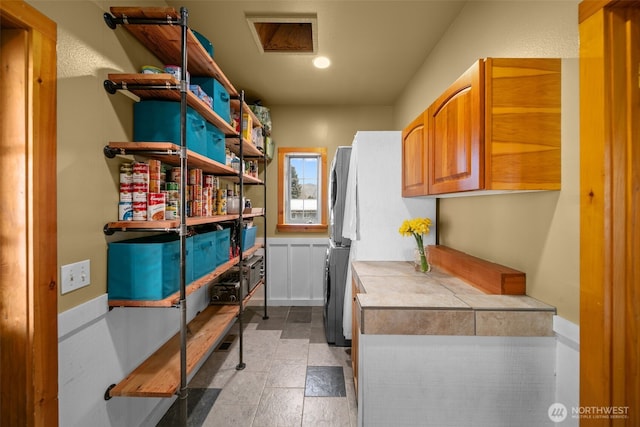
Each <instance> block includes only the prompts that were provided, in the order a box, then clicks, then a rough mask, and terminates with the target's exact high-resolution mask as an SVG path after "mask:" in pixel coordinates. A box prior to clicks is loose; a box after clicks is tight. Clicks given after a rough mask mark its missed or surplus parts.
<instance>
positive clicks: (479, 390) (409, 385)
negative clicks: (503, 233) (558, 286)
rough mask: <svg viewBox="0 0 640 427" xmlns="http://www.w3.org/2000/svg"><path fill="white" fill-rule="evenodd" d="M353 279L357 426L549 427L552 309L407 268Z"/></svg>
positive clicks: (381, 265)
mask: <svg viewBox="0 0 640 427" xmlns="http://www.w3.org/2000/svg"><path fill="white" fill-rule="evenodd" d="M352 276H353V280H354V284H355V285H356V287H357V292H356V294H355V295H354V297H355V312H354V320H356V321H357V322H359V333H358V334H357V340H355V341H354V343H355V346H357V347H356V348H354V349H352V354H355V355H357V356H356V358H355V360H357V369H356V370H355V371H354V373H357V385H358V386H357V392H358V425H359V426H366V427H372V426H380V427H382V426H385V427H386V426H389V425H406V426H420V427H442V426H467V425H474V426H480V427H500V426H503V427H511V426H515V425H517V426H519V427H540V426H551V425H553V424H552V422H551V421H550V419H549V417H548V415H547V409H548V408H549V405H550V404H551V403H553V402H554V401H555V400H554V399H555V393H556V392H555V357H556V350H555V348H556V346H555V340H556V338H555V337H554V336H553V330H552V326H553V325H552V317H553V315H554V314H555V311H556V310H555V308H554V307H551V306H549V305H546V304H544V303H542V302H540V301H538V300H536V299H534V298H531V297H528V296H525V295H491V294H486V293H485V292H483V291H482V290H479V289H477V288H475V287H473V286H471V285H470V284H469V283H467V282H465V281H463V280H461V279H459V278H457V277H453V276H451V275H449V274H446V273H444V272H443V271H441V270H438V269H434V270H433V271H431V272H429V273H426V274H425V273H420V272H416V271H415V270H414V268H413V264H412V263H409V262H369V261H356V262H354V263H353V264H352Z"/></svg>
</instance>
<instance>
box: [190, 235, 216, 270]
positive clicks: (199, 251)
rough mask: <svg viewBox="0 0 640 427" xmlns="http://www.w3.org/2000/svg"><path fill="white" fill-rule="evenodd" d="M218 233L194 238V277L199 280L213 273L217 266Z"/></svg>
mask: <svg viewBox="0 0 640 427" xmlns="http://www.w3.org/2000/svg"><path fill="white" fill-rule="evenodd" d="M216 233H217V232H216V231H210V232H208V233H202V234H196V235H195V236H193V251H194V252H193V269H194V270H193V277H194V279H196V280H197V279H199V278H201V277H202V276H204V275H206V274H209V273H211V272H212V271H213V270H215V269H216V267H217V266H218V265H217V264H216Z"/></svg>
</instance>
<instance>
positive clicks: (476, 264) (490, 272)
mask: <svg viewBox="0 0 640 427" xmlns="http://www.w3.org/2000/svg"><path fill="white" fill-rule="evenodd" d="M428 253H429V262H430V263H431V264H432V265H434V266H436V267H438V268H440V269H442V270H444V271H446V272H448V273H450V274H452V275H453V276H456V277H459V278H461V279H462V280H464V281H466V282H468V283H469V284H470V285H472V286H475V287H477V288H479V289H481V290H482V291H484V292H486V293H488V294H494V295H526V275H525V273H524V272H522V271H518V270H515V269H513V268H510V267H506V266H504V265H500V264H497V263H494V262H490V261H485V260H483V259H480V258H477V257H475V256H472V255H469V254H466V253H464V252H461V251H458V250H456V249H453V248H449V247H447V246H443V245H429V247H428Z"/></svg>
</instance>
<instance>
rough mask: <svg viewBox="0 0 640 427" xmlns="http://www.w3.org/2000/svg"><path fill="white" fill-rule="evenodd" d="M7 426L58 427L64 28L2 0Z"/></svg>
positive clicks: (0, 169) (0, 391)
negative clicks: (60, 39)
mask: <svg viewBox="0 0 640 427" xmlns="http://www.w3.org/2000/svg"><path fill="white" fill-rule="evenodd" d="M0 24H1V27H2V35H3V36H4V37H3V38H2V45H3V49H2V53H1V54H0V60H1V61H2V64H1V66H2V69H1V70H0V93H2V97H1V99H0V138H1V140H0V173H2V180H0V186H1V188H0V207H1V208H2V216H3V218H2V224H1V225H0V265H1V267H0V278H1V281H0V311H1V312H2V315H0V425H6V426H29V427H30V426H57V425H58V327H57V319H58V300H57V295H58V285H57V268H58V267H57V244H58V242H57V221H56V218H57V208H56V173H57V166H56V87H57V81H56V79H57V74H56V24H55V23H54V22H53V21H51V20H50V19H48V18H47V17H46V16H44V15H43V14H41V13H40V12H38V11H37V10H36V9H34V8H33V7H32V6H30V5H28V4H26V3H25V2H24V1H22V0H2V1H0Z"/></svg>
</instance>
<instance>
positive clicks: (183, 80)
mask: <svg viewBox="0 0 640 427" xmlns="http://www.w3.org/2000/svg"><path fill="white" fill-rule="evenodd" d="M187 16H188V13H187V9H185V8H184V7H181V8H180V25H181V30H182V46H181V53H182V69H181V73H180V304H179V307H180V391H179V393H178V400H179V401H180V403H179V405H180V422H181V425H182V426H184V427H186V426H187V419H188V413H187V412H188V411H187V398H188V395H189V391H188V389H187V297H186V285H187V265H186V259H187V222H186V221H187V218H186V216H187V215H186V212H187V209H186V206H187V203H186V198H187V197H186V183H187V90H188V83H187Z"/></svg>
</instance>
